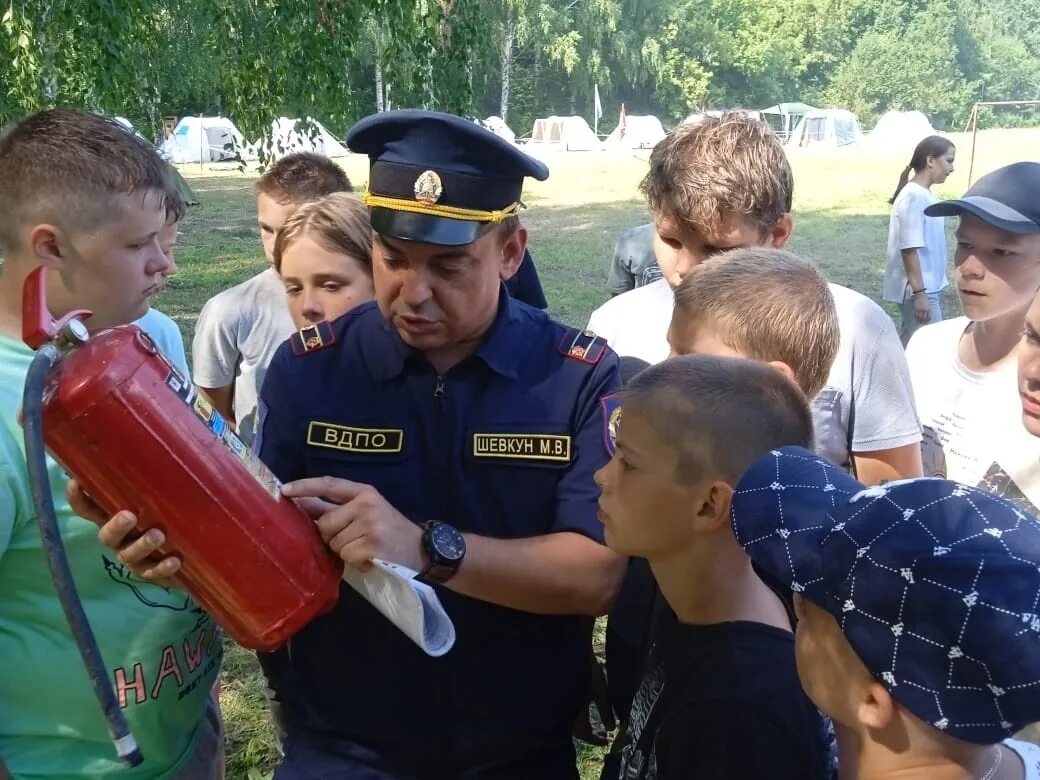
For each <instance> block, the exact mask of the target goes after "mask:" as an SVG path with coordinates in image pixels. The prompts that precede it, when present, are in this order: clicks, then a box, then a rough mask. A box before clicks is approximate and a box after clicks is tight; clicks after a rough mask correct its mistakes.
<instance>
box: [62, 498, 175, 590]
mask: <svg viewBox="0 0 1040 780" xmlns="http://www.w3.org/2000/svg"><path fill="white" fill-rule="evenodd" d="M65 492H66V495H67V496H68V500H69V506H70V507H72V511H73V512H75V513H76V514H77V515H79V516H80V517H84V518H86V519H87V520H90V521H91V522H94V523H96V524H97V525H99V526H101V530H99V531H98V540H99V541H100V542H101V544H103V545H105V547H108V548H109V549H110V550H113V551H114V552H115V553H116V556H117V557H118V558H119V560H120V562H121V563H122V564H123V565H124V566H127V567H128V568H129V569H130V571H132V572H133V573H134V574H135V575H136V576H138V577H140V578H141V579H142V580H145V581H146V582H151V583H152V584H154V585H158V586H160V587H163V588H180V587H182V585H181V583H180V582H179V581H178V580H177V579H176V576H175V575H176V574H177V572H178V571H180V568H181V561H180V559H179V558H176V557H174V556H168V557H165V558H160V557H159V556H158V555H156V553H157V552H158V550H159V548H160V547H162V545H163V544H165V543H166V535H165V534H163V532H162V531H160V530H159V529H158V528H153V529H151V530H150V531H147V532H146V533H145V534H143V535H141V534H139V533H137V532H136V530H135V529H136V528H137V517H135V516H134V514H133V513H131V512H125V511H124V512H116V514H115V515H113V516H112V517H111V518H109V517H108V516H107V515H106V514H105V512H104V510H102V509H101V507H99V506H98V505H97V504H95V503H94V501H93V499H91V497H90V496H88V495H87V494H86V493H84V492H83V488H81V487H80V485H79V483H78V482H76V480H74V479H73V480H69V484H68V487H67V488H66V491H65Z"/></svg>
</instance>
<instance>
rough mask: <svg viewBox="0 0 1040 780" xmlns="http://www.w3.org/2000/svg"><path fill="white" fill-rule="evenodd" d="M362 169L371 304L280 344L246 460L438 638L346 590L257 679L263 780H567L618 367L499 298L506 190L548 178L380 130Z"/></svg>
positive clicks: (604, 573)
mask: <svg viewBox="0 0 1040 780" xmlns="http://www.w3.org/2000/svg"><path fill="white" fill-rule="evenodd" d="M348 143H349V146H350V148H351V149H352V150H353V151H355V152H360V153H364V154H367V155H368V156H369V158H370V160H371V172H370V177H369V185H368V191H367V192H366V194H365V198H366V202H367V203H368V205H369V206H370V207H371V220H372V227H373V229H374V231H375V239H374V246H373V250H374V251H373V255H374V256H373V277H374V282H375V289H376V301H374V302H372V303H370V304H365V305H363V306H361V307H358V308H357V309H355V310H354V311H352V312H350V313H349V314H347V315H345V316H344V317H342V318H340V319H338V320H336V321H335V322H333V323H331V324H324V323H323V324H322V325H320V326H315V327H314V328H310V329H308V330H307V331H306V332H301V333H300V334H298V335H297V336H296V337H294V338H293V339H291V340H290V342H288V343H287V344H284V345H283V346H282V347H281V349H280V350H279V352H278V353H277V355H276V357H275V359H274V361H273V362H272V364H271V366H270V368H269V370H268V374H267V379H266V381H265V384H264V387H263V391H262V394H261V420H262V423H261V427H260V431H259V435H258V438H257V447H258V450H259V453H260V456H261V458H262V459H263V460H264V461H265V462H266V463H267V464H268V465H269V466H270V467H271V469H272V470H273V471H274V472H275V473H276V474H277V476H278V477H279V478H280V479H282V480H283V481H290V480H296V482H294V483H293V484H291V485H288V486H287V487H286V494H287V495H290V496H292V497H294V498H296V499H297V500H298V501H299V502H300V503H301V505H303V506H304V507H305V508H307V509H308V510H309V511H310V512H311V513H312V514H313V515H314V516H315V517H316V520H317V523H318V527H319V529H320V530H321V533H322V536H323V538H324V539H325V540H326V542H327V543H328V544H329V545H330V547H331V548H332V550H333V551H334V552H336V553H337V554H338V555H339V556H340V557H342V558H343V560H344V561H345V562H346V563H347V564H349V565H352V566H356V567H359V568H362V569H364V568H366V567H367V566H368V565H370V564H369V562H370V561H371V560H372V559H373V558H378V559H382V560H389V561H393V562H395V563H398V564H401V565H404V566H408V567H410V568H412V569H414V570H416V571H419V572H420V576H421V577H422V578H423V579H424V580H426V581H427V582H430V583H433V584H435V585H436V586H437V590H438V593H439V595H440V598H441V599H442V601H443V603H444V606H445V608H446V610H447V611H448V613H449V615H450V616H451V618H452V620H453V621H454V623H455V627H456V632H457V639H456V642H455V646H454V647H453V649H452V650H451V651H450V652H448V653H447V654H446V655H445V656H443V657H440V658H431V657H428V656H427V655H425V654H424V653H423V652H422V651H421V650H419V648H418V647H417V646H416V645H414V644H413V643H412V642H411V641H410V640H409V639H408V638H407V637H406V636H405V635H404V634H403V633H401V632H400V631H399V630H398V629H397V628H395V627H394V626H393V625H392V624H391V623H390V622H389V621H387V620H386V619H385V618H384V617H382V616H381V615H380V614H379V613H378V612H377V611H376V610H375V609H374V608H373V607H371V606H370V605H369V604H368V603H367V602H366V601H364V600H363V599H362V598H361V597H360V596H358V595H357V594H356V593H355V592H354V591H353V590H352V589H350V588H349V587H347V586H343V587H342V588H341V600H340V603H339V605H338V606H337V607H336V609H335V610H334V611H333V612H332V613H330V614H328V615H325V616H323V617H320V618H318V619H317V620H315V621H314V622H313V623H311V624H310V625H309V626H308V627H307V628H305V629H304V630H303V631H301V632H300V633H299V634H298V635H297V636H296V637H294V638H293V640H292V641H291V643H290V646H289V653H288V655H289V657H290V658H291V660H290V661H289V662H288V665H287V667H285V668H280V669H279V668H275V667H273V666H272V665H270V664H268V668H269V670H272V669H273V672H272V676H274V677H276V678H277V679H272V680H271V683H272V687H273V688H274V689H275V690H276V691H277V695H278V697H279V698H280V699H281V701H282V704H283V707H284V708H285V710H286V718H287V721H288V731H289V733H288V739H287V744H286V757H285V761H284V763H283V764H282V766H281V767H280V768H279V770H278V772H277V773H276V778H278V780H296V779H297V778H319V777H320V778H365V779H366V780H367V779H369V778H371V779H374V780H390V779H391V778H393V779H394V780H398V779H401V780H404V779H405V778H407V779H408V780H448V779H449V778H450V779H452V780H455V779H465V780H492V779H493V780H514V779H515V780H533V779H538V780H556V779H557V778H559V779H561V780H562V779H564V778H566V779H567V780H571V779H572V778H577V776H578V775H577V770H576V768H575V761H574V750H573V743H572V740H571V730H572V726H573V724H574V722H575V718H576V716H577V715H578V713H579V710H580V709H581V707H582V705H583V703H584V702H585V696H586V693H587V691H586V687H587V681H588V649H589V630H590V626H591V620H590V617H591V616H595V615H602V614H604V613H605V612H606V610H607V609H608V608H609V605H610V603H611V601H612V599H613V597H614V595H615V593H616V590H617V587H618V585H619V583H620V578H621V574H622V571H623V568H624V561H623V559H620V558H618V557H617V556H615V555H614V554H613V553H611V552H610V551H609V550H607V549H606V548H605V547H604V546H603V545H602V544H601V541H602V538H601V537H602V530H601V527H600V524H599V522H598V521H597V518H596V512H597V499H598V490H597V488H596V486H595V484H594V483H593V479H592V475H593V473H594V472H595V470H596V469H597V468H599V467H600V466H602V465H603V464H605V463H606V462H607V460H608V457H609V455H608V447H609V445H610V433H609V425H608V423H609V417H610V413H611V411H612V410H613V406H612V402H611V399H610V398H609V396H610V395H611V394H612V393H614V392H615V391H616V390H617V389H618V387H619V384H620V381H619V374H618V360H617V357H616V356H615V355H614V354H613V352H611V350H610V349H609V348H608V347H607V346H606V344H605V343H604V342H603V341H602V340H601V339H598V338H596V337H595V336H593V335H591V334H588V333H585V332H582V331H580V330H575V329H573V328H569V327H566V326H564V325H561V324H559V323H556V322H553V321H552V320H550V319H549V318H548V317H547V316H546V315H545V314H544V313H543V312H541V311H538V310H536V309H534V308H532V307H530V306H527V305H526V304H524V303H521V302H519V301H517V300H515V299H513V298H511V297H510V296H509V295H508V294H507V293H506V292H505V289H504V285H503V281H504V280H506V279H508V278H510V277H511V276H512V275H513V274H514V273H515V271H516V269H517V267H518V265H519V264H520V262H521V260H522V258H523V257H524V249H525V245H526V240H527V232H526V230H525V229H524V228H523V227H521V226H520V223H519V220H518V219H517V213H518V211H519V209H520V192H521V189H522V184H523V179H524V177H525V176H533V177H535V178H537V179H545V178H546V177H547V176H548V171H547V169H546V168H545V166H544V165H542V164H541V163H540V162H538V161H536V160H534V159H532V158H530V157H528V156H527V155H525V154H523V153H522V152H520V151H519V150H518V149H516V148H515V147H513V146H512V145H510V144H508V143H507V142H505V141H504V140H502V139H500V138H498V137H497V136H495V135H494V134H493V133H491V132H489V131H487V130H484V129H483V128H480V127H478V126H477V125H474V124H473V123H471V122H466V121H465V120H462V119H460V118H457V117H452V116H448V115H444V114H436V113H431V112H425V111H396V112H387V113H383V114H378V115H374V116H371V117H368V118H366V119H363V120H362V121H361V122H359V123H358V124H357V125H356V126H355V127H354V128H353V129H352V130H351V132H350V134H349V136H348Z"/></svg>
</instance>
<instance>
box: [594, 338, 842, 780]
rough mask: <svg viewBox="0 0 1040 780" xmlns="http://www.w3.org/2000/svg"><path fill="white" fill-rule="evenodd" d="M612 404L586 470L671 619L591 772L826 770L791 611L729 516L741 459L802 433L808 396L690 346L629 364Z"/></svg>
mask: <svg viewBox="0 0 1040 780" xmlns="http://www.w3.org/2000/svg"><path fill="white" fill-rule="evenodd" d="M620 402H621V415H620V422H619V424H618V426H617V436H616V452H615V453H614V456H613V458H612V460H611V461H610V462H609V464H608V465H607V466H605V467H604V468H602V469H601V470H600V471H599V472H597V474H596V482H597V484H598V485H599V486H600V488H601V489H602V491H603V492H602V495H601V497H600V519H601V520H602V522H603V524H604V528H605V536H606V542H607V545H608V546H609V547H610V548H611V549H613V550H615V551H616V552H619V553H623V554H626V555H633V556H639V557H641V558H645V559H647V560H648V561H649V563H650V567H651V569H652V570H653V573H654V576H655V578H656V580H657V582H658V584H659V586H660V589H661V593H662V595H663V596H664V599H665V600H666V601H667V603H668V605H669V607H671V609H672V610H673V611H674V612H675V615H676V617H677V620H676V621H663V622H662V627H661V630H660V632H659V633H657V634H656V635H655V637H654V644H653V646H652V648H651V650H650V654H649V657H648V659H647V664H646V666H645V670H646V671H645V673H644V676H643V679H642V682H641V683H640V686H639V689H638V691H637V693H636V697H635V701H634V702H633V706H632V712H631V715H630V718H629V722H628V727H627V730H626V732H625V733H624V734H623V735H622V736H621V737H619V744H620V745H621V750H620V755H618V754H617V753H614V754H613V758H619V759H620V762H619V764H617V765H614V764H613V762H611V763H608V764H607V766H606V767H605V769H604V775H603V777H604V778H614V777H617V778H623V779H624V780H637V779H639V778H659V779H660V780H668V779H669V778H692V777H698V778H702V777H719V778H722V777H726V778H745V777H747V778H752V777H771V778H791V779H792V780H794V779H795V778H797V779H798V780H812V779H813V778H822V777H826V776H827V772H828V770H827V767H828V752H827V746H826V741H825V737H824V728H823V723H822V720H821V718H820V717H819V714H818V713H817V711H816V710H815V708H814V707H813V706H812V704H811V703H810V702H809V701H808V699H807V698H806V697H805V695H804V693H803V692H802V690H801V688H800V687H799V684H798V676H797V671H796V669H795V663H794V637H793V634H792V626H793V616H792V615H790V614H789V612H788V610H787V609H786V607H785V604H784V601H783V599H781V598H780V596H778V595H777V593H775V592H774V591H773V590H771V589H770V587H769V586H767V585H766V584H765V583H764V582H763V581H762V580H761V579H760V578H759V577H758V576H757V575H756V574H755V572H754V571H753V569H752V566H751V560H750V559H749V558H748V557H747V555H746V554H745V553H744V552H743V550H741V549H740V546H739V545H738V544H737V541H736V539H735V538H734V536H733V532H732V530H731V529H730V522H729V517H730V500H731V496H732V493H733V485H735V484H736V481H737V479H739V477H740V475H741V474H742V473H743V472H744V471H745V470H746V468H747V467H748V466H749V465H750V464H751V463H752V462H754V461H755V460H756V459H757V458H758V457H759V456H760V455H761V454H762V453H764V452H767V451H769V450H770V449H773V448H777V447H782V446H785V445H792V444H796V445H800V446H807V445H808V444H809V443H810V441H811V439H812V418H811V415H810V412H809V408H808V404H807V402H806V400H805V397H804V396H803V395H802V393H801V392H800V391H799V390H798V388H797V387H796V386H795V385H794V384H793V383H792V382H791V381H790V380H789V379H787V377H786V376H784V375H783V374H782V373H781V372H780V371H776V370H774V369H773V368H771V367H770V366H767V365H763V364H761V363H758V362H755V361H749V360H744V359H741V358H723V357H715V356H708V355H692V356H686V357H678V358H674V359H672V360H668V361H665V362H663V363H660V364H658V365H655V366H651V367H650V368H648V369H646V370H645V371H643V372H641V373H640V374H638V375H637V376H635V377H634V378H633V379H632V380H631V381H630V382H629V383H628V385H627V386H626V387H625V388H624V389H623V390H622V391H621V393H620ZM613 766H616V767H617V768H616V770H615V771H616V774H610V772H611V768H612V767H613Z"/></svg>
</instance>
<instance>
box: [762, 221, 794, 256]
mask: <svg viewBox="0 0 1040 780" xmlns="http://www.w3.org/2000/svg"><path fill="white" fill-rule="evenodd" d="M793 230H794V220H793V219H791V215H790V214H784V215H783V216H782V217H780V218H779V219H778V220H777V221H776V222H774V223H773V227H771V228H769V235H768V236H767V238H766V245H767V246H771V247H773V249H783V248H784V245H785V244H786V243H787V239H789V238H790V237H791V232H792V231H793Z"/></svg>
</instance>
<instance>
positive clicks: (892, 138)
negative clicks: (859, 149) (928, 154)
mask: <svg viewBox="0 0 1040 780" xmlns="http://www.w3.org/2000/svg"><path fill="white" fill-rule="evenodd" d="M930 135H935V128H934V127H932V123H931V122H929V121H928V117H926V116H925V115H924V114H922V113H921V112H920V111H886V112H885V113H884V114H883V115H882V117H881V118H880V119H879V120H878V123H877V124H876V125H874V129H873V130H871V131H870V132H869V133H867V135H866V136H865V137H864V138H863V143H864V144H867V145H869V146H872V147H874V148H877V149H885V150H891V151H893V152H900V153H901V154H904V155H905V156H906V158H907V159H910V155H911V154H913V151H914V147H915V146H917V144H918V143H919V142H921V141H923V140H924V139H925V138H927V137H928V136H930Z"/></svg>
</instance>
